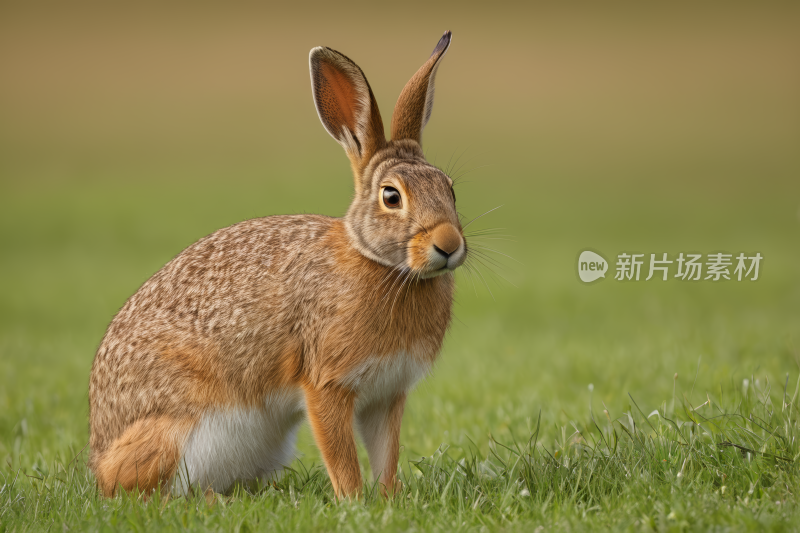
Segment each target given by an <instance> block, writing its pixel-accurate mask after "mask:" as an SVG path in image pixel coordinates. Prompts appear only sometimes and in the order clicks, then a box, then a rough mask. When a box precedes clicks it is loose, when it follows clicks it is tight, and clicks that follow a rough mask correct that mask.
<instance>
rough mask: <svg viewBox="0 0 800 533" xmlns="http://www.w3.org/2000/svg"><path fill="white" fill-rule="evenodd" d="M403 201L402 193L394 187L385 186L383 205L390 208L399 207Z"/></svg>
mask: <svg viewBox="0 0 800 533" xmlns="http://www.w3.org/2000/svg"><path fill="white" fill-rule="evenodd" d="M402 203H403V201H402V199H401V198H400V193H399V192H397V189H395V188H394V187H384V188H383V205H385V206H386V207H388V208H389V209H397V208H399V207H400V206H401V204H402Z"/></svg>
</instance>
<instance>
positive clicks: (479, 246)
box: [470, 244, 525, 266]
mask: <svg viewBox="0 0 800 533" xmlns="http://www.w3.org/2000/svg"><path fill="white" fill-rule="evenodd" d="M470 248H473V249H475V248H477V249H479V250H486V251H488V252H494V253H496V254H500V255H502V256H503V257H508V258H509V259H511V260H512V261H514V262H515V263H518V264H520V265H522V266H525V265H523V264H522V263H521V262H519V261H517V260H516V259H514V258H513V257H511V256H510V255H508V254H504V253H503V252H498V251H497V250H495V249H493V248H487V247H486V246H481V245H480V244H470Z"/></svg>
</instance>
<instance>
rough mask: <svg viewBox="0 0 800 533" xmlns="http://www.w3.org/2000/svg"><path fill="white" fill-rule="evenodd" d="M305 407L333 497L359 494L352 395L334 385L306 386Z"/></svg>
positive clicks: (353, 399)
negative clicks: (329, 480) (329, 479)
mask: <svg viewBox="0 0 800 533" xmlns="http://www.w3.org/2000/svg"><path fill="white" fill-rule="evenodd" d="M305 396H306V408H307V409H308V419H309V422H310V423H311V430H312V432H313V433H314V440H315V441H316V442H317V446H318V447H319V449H320V452H322V458H323V459H324V460H325V466H326V467H327V469H328V475H329V476H330V478H331V483H332V484H333V490H334V492H335V493H336V497H337V498H339V499H342V498H344V497H351V496H352V497H356V496H358V494H359V493H360V492H361V484H362V480H361V468H360V466H359V464H358V454H357V453H356V441H355V436H354V434H353V407H354V405H355V393H353V391H351V390H349V389H345V388H343V387H339V386H337V385H333V384H327V385H325V386H323V387H320V388H313V387H311V386H310V385H309V386H306V387H305Z"/></svg>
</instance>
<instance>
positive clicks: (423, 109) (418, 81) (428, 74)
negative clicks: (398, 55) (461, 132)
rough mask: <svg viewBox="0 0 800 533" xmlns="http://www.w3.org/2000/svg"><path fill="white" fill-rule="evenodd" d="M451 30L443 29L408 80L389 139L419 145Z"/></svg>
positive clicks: (397, 106)
mask: <svg viewBox="0 0 800 533" xmlns="http://www.w3.org/2000/svg"><path fill="white" fill-rule="evenodd" d="M452 35H453V34H452V33H450V32H449V31H446V32H444V35H443V36H442V38H441V39H439V43H438V44H437V45H436V48H434V49H433V53H432V54H431V57H430V58H429V59H428V61H426V62H425V64H424V65H422V67H421V68H420V69H419V70H418V71H417V73H416V74H414V76H413V77H412V78H411V79H410V80H409V82H408V83H407V84H406V86H405V88H403V92H402V93H400V98H398V99H397V104H396V105H395V106H394V114H393V115H392V140H393V141H397V140H400V139H412V140H414V141H417V142H418V143H420V144H422V130H423V129H424V128H425V124H427V123H428V120H429V119H430V118H431V111H432V110H433V84H434V79H435V78H436V71H437V70H438V69H439V63H441V62H442V58H443V57H444V54H445V53H446V52H447V49H448V48H449V47H450V39H451V38H452Z"/></svg>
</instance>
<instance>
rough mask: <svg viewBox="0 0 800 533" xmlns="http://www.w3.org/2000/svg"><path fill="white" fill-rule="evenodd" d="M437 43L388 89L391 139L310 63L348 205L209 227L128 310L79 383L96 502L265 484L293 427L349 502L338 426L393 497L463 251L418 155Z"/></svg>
mask: <svg viewBox="0 0 800 533" xmlns="http://www.w3.org/2000/svg"><path fill="white" fill-rule="evenodd" d="M449 45H450V32H446V33H445V34H444V36H443V37H442V38H441V40H440V41H439V43H438V44H437V46H436V48H435V49H434V51H433V54H432V55H431V57H430V59H428V61H427V62H426V63H425V64H424V65H423V66H422V68H420V69H419V71H417V73H416V74H414V76H413V77H412V78H411V81H409V82H408V84H407V85H406V87H405V88H404V89H403V92H402V93H401V95H400V98H399V99H398V102H397V106H396V108H395V110H394V114H393V116H392V127H391V131H392V140H391V141H387V140H386V138H385V137H384V134H383V122H382V121H381V116H380V113H379V112H378V106H377V103H376V102H375V98H374V96H373V95H372V90H371V89H370V86H369V83H367V79H366V77H365V76H364V74H363V72H362V71H361V69H360V68H359V67H358V66H357V65H356V64H355V63H353V62H352V61H351V60H350V59H348V58H347V57H345V56H344V55H342V54H340V53H339V52H336V51H335V50H331V49H330V48H321V47H320V48H314V49H313V50H311V55H310V69H311V82H312V92H313V95H314V104H315V105H316V108H317V112H318V114H319V118H320V120H321V121H322V124H323V126H324V127H325V129H326V130H327V131H328V133H330V134H331V136H333V138H334V139H336V140H337V141H338V142H339V143H340V144H341V145H342V147H343V148H344V150H345V152H346V153H347V156H348V157H349V159H350V163H351V165H352V168H353V173H354V175H355V196H354V198H353V202H352V204H351V205H350V208H349V209H348V211H347V214H346V215H345V216H344V217H343V218H330V217H325V216H318V215H297V216H271V217H266V218H259V219H254V220H248V221H246V222H242V223H239V224H236V225H234V226H231V227H228V228H224V229H221V230H219V231H217V232H215V233H213V234H211V235H209V236H208V237H205V238H203V239H201V240H199V241H198V242H196V243H195V244H193V245H192V246H190V247H189V248H187V249H186V250H184V251H183V252H182V253H181V254H180V255H178V256H177V257H176V258H175V259H173V260H172V261H170V262H169V263H167V265H166V266H164V268H162V269H161V270H160V271H158V272H157V273H156V274H155V275H154V276H153V277H152V278H150V279H149V280H148V281H147V282H146V283H145V284H144V285H142V287H141V288H140V289H139V290H138V291H137V292H136V294H134V295H133V296H131V297H130V299H129V300H128V301H127V302H126V303H125V305H124V306H123V307H122V309H121V310H120V311H119V313H118V314H117V315H116V316H115V317H114V320H113V321H112V322H111V325H110V326H109V327H108V331H107V332H106V335H105V337H104V338H103V341H102V343H101V344H100V347H99V349H98V350H97V355H96V356H95V359H94V364H93V365H92V374H91V379H90V384H89V404H90V410H91V423H90V425H91V441H90V444H91V461H90V466H91V468H92V470H93V471H94V473H95V475H96V476H97V482H98V485H99V487H100V489H101V490H102V492H103V494H105V495H106V496H113V495H114V494H115V493H117V491H118V489H119V487H122V488H123V489H125V490H130V489H134V488H138V489H140V490H143V491H150V490H152V489H154V488H155V487H157V486H159V485H162V486H163V487H164V489H165V490H171V491H172V492H174V493H186V492H187V491H188V490H189V489H190V488H191V487H197V488H199V489H201V490H207V489H208V488H212V489H213V490H215V491H218V492H222V491H225V490H227V489H228V488H229V487H230V486H231V485H232V483H233V482H234V481H237V480H242V481H247V480H254V479H271V478H273V477H274V476H277V475H278V474H280V472H281V470H282V469H283V467H285V466H287V465H288V464H289V463H290V462H291V461H292V458H293V453H294V441H295V436H296V435H297V429H298V426H299V424H300V423H301V422H302V420H303V419H304V418H305V417H307V418H308V419H309V421H310V423H311V427H312V430H313V433H314V438H315V439H316V442H317V445H318V446H319V448H320V450H321V452H322V456H323V458H324V460H325V466H326V467H327V469H328V473H329V475H330V478H331V482H332V483H333V488H334V491H335V492H336V495H337V497H342V496H350V495H355V494H357V493H358V492H359V491H360V490H361V485H362V478H361V471H360V468H359V462H358V457H357V455H356V443H355V435H354V431H355V430H357V431H358V433H359V434H360V435H361V438H362V439H363V441H364V445H365V447H366V449H367V452H368V454H369V460H370V464H371V466H372V472H373V475H374V476H375V477H376V478H378V479H379V481H380V484H381V486H382V487H383V490H384V492H385V493H389V494H391V493H393V492H394V491H395V489H396V487H397V479H396V472H397V461H398V449H399V435H400V423H401V420H402V417H403V407H404V405H405V400H406V395H407V394H408V392H409V391H410V390H411V388H412V387H413V386H414V384H415V383H416V382H417V381H418V380H419V379H421V378H422V377H423V376H425V375H426V374H427V373H428V372H429V371H430V368H431V366H432V364H433V362H434V360H435V359H436V356H437V354H438V353H439V350H440V348H441V345H442V339H443V338H444V334H445V331H446V330H447V327H448V325H449V323H450V308H451V305H452V295H453V275H452V272H453V270H454V269H456V268H457V267H459V266H460V265H461V264H462V263H463V262H464V259H465V257H466V253H467V249H466V242H465V240H464V237H463V233H462V228H461V224H460V222H459V219H458V214H457V213H456V207H455V195H454V194H453V191H452V185H453V182H452V180H451V179H450V178H449V177H448V176H447V175H446V174H445V173H443V172H442V171H441V170H439V169H437V168H435V167H433V166H431V165H430V164H428V162H427V161H426V160H425V158H424V156H423V153H422V148H421V144H420V143H421V137H422V130H423V128H424V127H425V124H426V123H427V122H428V119H429V118H430V115H431V107H432V104H433V93H434V78H435V75H436V71H437V69H438V67H439V64H440V63H441V60H442V57H443V56H444V54H445V53H446V52H447V49H448V47H449Z"/></svg>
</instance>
